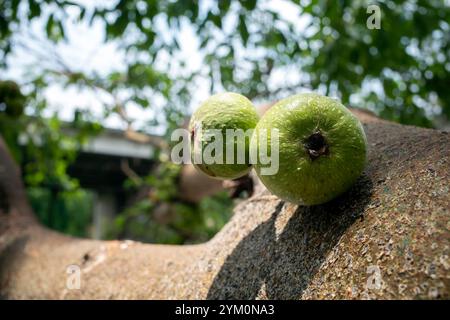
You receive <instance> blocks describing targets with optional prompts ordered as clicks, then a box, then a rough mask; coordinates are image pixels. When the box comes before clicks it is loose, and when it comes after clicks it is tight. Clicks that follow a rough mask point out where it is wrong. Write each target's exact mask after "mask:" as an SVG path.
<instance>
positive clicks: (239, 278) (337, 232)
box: [207, 175, 373, 299]
mask: <svg viewBox="0 0 450 320" xmlns="http://www.w3.org/2000/svg"><path fill="white" fill-rule="evenodd" d="M372 188H373V184H372V181H371V179H370V178H369V177H368V176H367V175H363V176H362V177H361V178H360V179H359V180H358V181H357V183H356V184H355V185H354V186H353V187H352V188H351V189H350V190H349V191H348V192H347V193H345V194H344V195H342V196H341V197H339V198H337V199H335V200H333V201H331V202H329V203H326V204H324V205H320V206H313V207H303V206H299V207H298V208H297V209H296V211H295V213H294V214H293V215H292V216H291V218H290V219H289V221H288V222H287V224H286V225H285V227H284V228H283V230H282V232H281V234H279V235H278V236H277V233H276V221H277V217H278V216H279V215H280V213H281V212H282V211H283V207H284V206H285V203H284V202H280V203H279V204H278V205H277V207H276V208H275V210H274V213H273V214H272V216H271V218H270V219H269V220H267V221H266V222H264V223H262V224H260V225H259V226H258V227H257V228H256V229H255V230H253V231H252V232H251V233H250V234H248V235H247V236H246V237H245V238H243V239H242V240H241V241H240V242H239V244H238V245H237V246H236V248H235V249H234V250H233V252H232V253H231V254H230V255H229V256H228V257H227V259H226V261H225V263H224V264H223V266H222V267H221V269H220V271H219V273H218V274H217V275H216V277H215V279H214V281H213V283H212V285H211V287H210V288H209V291H208V295H207V299H255V298H256V297H257V296H261V295H262V296H264V297H266V298H268V299H299V298H300V297H301V295H302V293H303V291H304V290H305V288H306V287H307V286H308V284H309V282H310V281H311V279H312V278H313V276H314V274H315V273H316V272H317V270H318V268H319V267H320V265H321V264H322V263H323V262H324V260H325V258H326V257H327V255H328V254H329V252H330V251H331V250H332V249H333V247H334V246H335V245H336V244H337V243H338V241H339V239H340V238H341V237H342V235H343V234H344V232H345V231H346V230H347V229H348V228H349V227H350V226H351V225H352V224H353V223H354V222H355V221H356V220H357V219H364V217H363V213H364V209H365V207H366V206H367V205H368V203H369V201H370V196H371V194H372Z"/></svg>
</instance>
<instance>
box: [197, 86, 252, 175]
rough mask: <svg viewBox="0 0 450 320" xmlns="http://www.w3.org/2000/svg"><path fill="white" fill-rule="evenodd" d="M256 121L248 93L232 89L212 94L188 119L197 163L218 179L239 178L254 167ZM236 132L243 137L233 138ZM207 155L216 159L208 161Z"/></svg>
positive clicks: (202, 169)
mask: <svg viewBox="0 0 450 320" xmlns="http://www.w3.org/2000/svg"><path fill="white" fill-rule="evenodd" d="M257 122H258V115H257V113H256V109H255V107H254V106H253V104H252V103H251V102H250V100H248V99H247V98H246V97H244V96H242V95H240V94H237V93H232V92H225V93H220V94H216V95H214V96H211V97H210V98H209V99H207V100H206V101H205V102H204V103H203V104H202V105H201V106H200V107H199V108H198V109H197V110H196V112H195V113H194V114H193V116H192V118H191V121H190V123H189V132H190V136H191V159H192V162H193V164H194V166H195V167H196V168H197V169H199V170H200V171H202V172H203V173H206V174H207V175H209V176H211V177H213V178H217V179H236V178H239V177H242V176H244V175H245V174H247V173H248V172H249V171H250V170H251V168H252V165H251V164H250V156H249V148H250V140H251V136H252V132H253V129H254V128H255V126H256V124H257ZM208 132H216V133H218V134H219V135H220V137H217V136H216V137H214V138H211V135H210V134H207V133H208ZM233 132H234V133H237V134H238V135H241V136H240V137H242V139H240V138H238V137H237V136H236V138H235V139H234V138H233V137H232V134H233ZM217 138H220V139H219V140H218V139H217ZM220 140H221V141H220ZM227 150H228V151H229V152H227ZM206 155H212V156H213V158H214V159H213V160H214V161H211V159H209V161H208V159H207V158H206Z"/></svg>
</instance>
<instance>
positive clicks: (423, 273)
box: [0, 111, 450, 299]
mask: <svg viewBox="0 0 450 320" xmlns="http://www.w3.org/2000/svg"><path fill="white" fill-rule="evenodd" d="M354 112H355V113H356V114H357V116H358V117H359V118H360V119H361V121H362V122H363V123H364V129H365V131H366V134H367V137H368V143H369V156H368V165H367V168H366V170H365V172H364V174H363V176H362V177H361V178H360V179H359V180H358V182H357V183H356V184H355V186H354V187H353V188H352V189H351V190H350V191H349V192H347V193H346V194H345V195H343V196H341V197H339V198H338V199H336V200H333V201H332V202H329V203H327V204H325V205H321V206H315V207H302V206H295V205H292V204H289V203H284V202H282V201H280V200H279V199H277V198H276V197H274V196H272V195H270V194H269V193H268V192H267V191H266V190H264V188H263V187H262V186H261V185H258V186H257V188H256V191H255V194H254V196H253V197H251V198H250V199H248V200H246V201H243V202H242V203H240V204H239V205H238V206H237V207H236V208H235V214H234V216H233V218H232V219H231V221H230V222H229V223H228V224H227V225H226V226H225V227H224V228H223V230H221V231H220V232H219V233H218V234H217V235H216V236H215V237H214V238H213V239H212V240H211V241H209V242H207V243H204V244H200V245H189V246H170V245H152V244H142V243H137V242H131V241H94V240H85V239H76V238H71V237H66V236H63V235H61V234H58V233H56V232H53V231H50V230H48V229H45V228H44V227H42V226H40V225H39V224H38V223H37V222H36V220H35V218H34V216H33V213H32V210H31V209H30V207H29V205H28V203H27V201H26V199H25V192H24V190H23V186H22V183H21V181H20V179H19V174H18V170H17V169H16V167H15V166H14V164H13V162H12V161H11V159H10V157H9V155H8V153H7V151H6V148H5V145H4V144H3V142H0V190H1V191H0V197H1V198H2V199H1V201H0V203H1V204H2V205H1V206H0V296H1V297H2V298H9V299H16V298H49V299H64V298H66V299H67V298H70V299H72V298H73V299H90V298H103V299H136V298H141V299H151V298H154V299H168V298H170V299H173V298H180V299H197V298H198V299H204V298H210V299H214V298H242V299H254V298H261V299H267V298H268V299H272V298H280V299H312V298H331V299H342V298H345V299H347V298H350V299H361V298H372V299H376V298H383V299H411V298H425V299H427V298H447V299H448V298H449V291H450V280H449V279H450V269H449V268H450V261H449V247H450V234H449V229H450V219H449V218H450V215H449V204H450V199H449V184H448V182H449V180H450V179H449V178H450V177H449V172H450V166H449V161H450V160H449V159H450V136H449V134H448V133H446V132H440V131H436V130H429V129H421V128H416V127H411V126H402V125H398V124H393V123H389V122H385V121H380V120H378V119H376V118H374V117H373V116H371V115H369V114H366V113H364V112H360V111H359V112H358V111H354ZM70 265H77V266H79V268H80V270H81V286H80V289H70V287H69V288H68V287H67V281H68V276H69V275H68V273H67V268H68V266H70Z"/></svg>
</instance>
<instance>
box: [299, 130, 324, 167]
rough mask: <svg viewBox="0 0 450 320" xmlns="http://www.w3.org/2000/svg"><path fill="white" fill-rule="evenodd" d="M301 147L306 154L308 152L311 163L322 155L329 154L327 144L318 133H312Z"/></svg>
mask: <svg viewBox="0 0 450 320" xmlns="http://www.w3.org/2000/svg"><path fill="white" fill-rule="evenodd" d="M303 146H304V147H305V149H306V152H308V155H309V158H310V159H311V160H313V161H314V160H316V159H317V158H319V157H320V156H322V155H328V154H329V147H328V143H327V141H326V139H325V137H324V136H323V135H322V133H320V131H317V132H314V133H313V134H312V135H310V136H309V137H308V138H306V139H305V141H304V143H303Z"/></svg>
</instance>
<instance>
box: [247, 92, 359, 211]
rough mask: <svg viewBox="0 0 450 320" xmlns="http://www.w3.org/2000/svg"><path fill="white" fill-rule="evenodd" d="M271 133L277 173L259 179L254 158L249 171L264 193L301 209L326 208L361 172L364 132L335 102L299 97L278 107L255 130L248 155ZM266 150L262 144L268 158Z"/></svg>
mask: <svg viewBox="0 0 450 320" xmlns="http://www.w3.org/2000/svg"><path fill="white" fill-rule="evenodd" d="M273 129H278V149H279V150H278V152H279V167H278V171H277V172H276V173H275V174H267V175H264V174H263V172H262V169H263V168H264V167H265V165H264V164H262V163H261V161H259V158H258V161H256V163H255V164H254V167H255V171H256V173H257V174H258V176H259V178H260V179H261V181H262V182H263V184H264V185H265V186H266V187H267V189H269V191H271V192H272V193H273V194H274V195H276V196H278V197H279V198H281V199H284V200H287V201H289V202H293V203H298V204H303V205H317V204H322V203H325V202H328V201H330V200H331V199H333V198H335V197H337V196H338V195H340V194H342V193H343V192H345V191H346V190H347V189H348V188H349V187H350V186H351V185H352V184H353V183H354V182H355V181H356V179H357V178H358V177H359V176H360V175H361V173H362V171H363V170H364V167H365V163H366V150H367V146H366V144H367V140H366V136H365V133H364V129H363V127H362V125H361V123H360V122H359V120H358V119H357V118H356V117H355V116H354V115H353V114H352V113H351V112H350V111H349V110H348V109H347V108H346V107H345V106H343V105H342V104H341V103H340V102H338V101H337V100H335V99H332V98H329V97H324V96H321V95H319V94H315V93H304V94H298V95H294V96H291V97H289V98H286V99H284V100H281V101H279V102H278V103H276V104H275V105H274V106H273V107H272V108H270V109H269V110H268V111H267V112H266V113H265V114H264V116H263V117H262V118H261V120H260V121H259V123H258V125H257V126H256V128H255V131H254V134H253V138H252V141H251V152H252V154H253V152H254V150H259V149H261V142H262V141H263V140H264V139H266V138H264V139H262V138H261V137H265V136H267V137H268V139H267V140H270V136H269V132H271V131H272V130H273ZM266 132H267V133H266ZM271 146H272V144H271V143H268V144H267V148H268V149H269V153H270V152H274V150H271ZM272 149H273V147H272Z"/></svg>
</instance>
